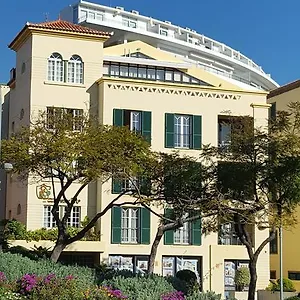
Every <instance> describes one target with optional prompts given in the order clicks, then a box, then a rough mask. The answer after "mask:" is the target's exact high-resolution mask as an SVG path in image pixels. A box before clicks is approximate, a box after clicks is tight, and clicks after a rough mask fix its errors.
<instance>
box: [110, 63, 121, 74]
mask: <svg viewBox="0 0 300 300" xmlns="http://www.w3.org/2000/svg"><path fill="white" fill-rule="evenodd" d="M110 75H111V76H119V75H120V68H119V66H117V65H111V66H110Z"/></svg>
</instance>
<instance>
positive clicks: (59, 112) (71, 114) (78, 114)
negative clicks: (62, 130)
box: [47, 107, 83, 131]
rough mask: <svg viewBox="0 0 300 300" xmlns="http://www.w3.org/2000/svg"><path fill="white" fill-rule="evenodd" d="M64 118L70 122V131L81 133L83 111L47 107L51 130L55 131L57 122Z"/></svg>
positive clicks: (48, 122)
mask: <svg viewBox="0 0 300 300" xmlns="http://www.w3.org/2000/svg"><path fill="white" fill-rule="evenodd" d="M64 117H67V118H69V119H70V120H68V121H70V130H73V131H80V130H81V129H82V117H83V110H82V109H76V108H63V107H47V124H48V128H49V129H55V124H56V122H59V120H62V119H63V118H64Z"/></svg>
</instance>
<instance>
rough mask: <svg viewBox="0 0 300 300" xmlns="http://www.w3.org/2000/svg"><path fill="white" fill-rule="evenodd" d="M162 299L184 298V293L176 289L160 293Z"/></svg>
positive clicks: (174, 299)
mask: <svg viewBox="0 0 300 300" xmlns="http://www.w3.org/2000/svg"><path fill="white" fill-rule="evenodd" d="M161 299H162V300H184V299H185V298H184V294H183V292H180V291H176V292H170V293H167V294H164V295H162V297H161Z"/></svg>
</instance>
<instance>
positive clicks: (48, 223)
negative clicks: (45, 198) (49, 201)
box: [43, 205, 56, 229]
mask: <svg viewBox="0 0 300 300" xmlns="http://www.w3.org/2000/svg"><path fill="white" fill-rule="evenodd" d="M52 208H53V205H44V206H43V228H47V229H52V228H55V227H56V222H55V219H54V216H53V214H52V212H51V211H52Z"/></svg>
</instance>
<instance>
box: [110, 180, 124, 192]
mask: <svg viewBox="0 0 300 300" xmlns="http://www.w3.org/2000/svg"><path fill="white" fill-rule="evenodd" d="M121 192H122V180H120V179H116V178H113V179H112V193H113V194H120V193H121Z"/></svg>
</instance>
